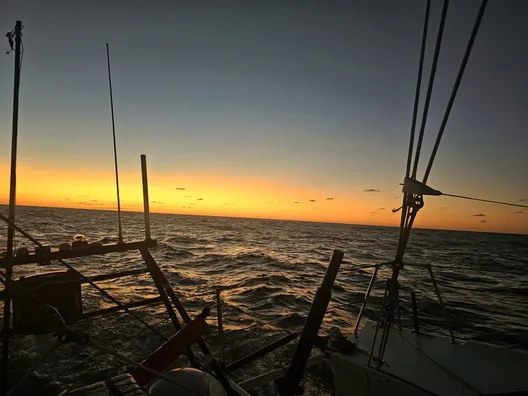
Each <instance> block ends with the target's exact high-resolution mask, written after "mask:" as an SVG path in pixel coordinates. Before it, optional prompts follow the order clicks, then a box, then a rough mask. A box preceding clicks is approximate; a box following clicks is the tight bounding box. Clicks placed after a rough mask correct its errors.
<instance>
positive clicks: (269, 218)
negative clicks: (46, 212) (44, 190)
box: [0, 203, 528, 236]
mask: <svg viewBox="0 0 528 396" xmlns="http://www.w3.org/2000/svg"><path fill="white" fill-rule="evenodd" d="M0 206H7V207H8V206H9V203H0ZM16 206H17V207H25V208H47V209H68V210H93V211H99V212H116V213H117V208H115V209H110V208H68V207H64V206H41V205H16ZM121 212H127V213H141V214H143V213H144V211H140V210H123V209H121ZM149 213H150V214H162V215H173V216H200V217H224V218H231V219H252V220H274V221H297V222H302V223H320V224H342V225H352V226H361V227H386V228H396V229H399V228H400V227H399V226H395V225H381V224H360V223H346V222H338V221H314V220H299V219H278V218H272V217H247V216H222V215H211V214H208V215H205V214H191V213H168V212H152V211H150V212H149ZM413 229H416V230H429V231H454V232H474V233H481V234H501V235H518V236H527V235H528V233H525V234H523V233H512V232H501V231H482V230H464V229H450V228H428V227H413Z"/></svg>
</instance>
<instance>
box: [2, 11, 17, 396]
mask: <svg viewBox="0 0 528 396" xmlns="http://www.w3.org/2000/svg"><path fill="white" fill-rule="evenodd" d="M21 37H22V22H20V21H16V25H15V82H14V87H13V130H12V138H11V182H10V186H9V216H8V217H9V220H10V223H11V224H10V225H9V226H8V228H7V252H6V256H7V259H8V265H7V267H6V286H5V291H6V294H5V300H4V320H3V325H2V357H1V360H0V363H1V370H0V372H1V374H0V395H2V396H4V395H6V394H7V391H8V389H9V384H8V373H7V364H8V358H9V336H10V329H9V322H10V317H11V295H10V293H9V285H10V282H11V278H12V276H13V257H14V254H13V247H14V238H15V228H14V227H13V226H12V224H13V223H14V222H15V209H16V164H17V146H18V96H19V91H20V49H21Z"/></svg>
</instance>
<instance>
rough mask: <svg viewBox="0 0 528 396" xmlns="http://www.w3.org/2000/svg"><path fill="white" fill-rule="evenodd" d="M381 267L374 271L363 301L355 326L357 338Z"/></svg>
mask: <svg viewBox="0 0 528 396" xmlns="http://www.w3.org/2000/svg"><path fill="white" fill-rule="evenodd" d="M378 270H379V266H376V269H375V270H374V273H373V274H372V276H371V277H370V282H369V285H368V288H367V291H366V292H365V298H364V299H363V303H362V304H361V309H360V310H359V314H358V316H357V319H356V325H355V326H354V337H357V331H358V327H359V323H360V322H361V318H362V317H363V311H364V310H365V307H366V306H367V299H368V298H369V296H370V292H371V290H372V285H374V280H375V279H376V275H377V273H378Z"/></svg>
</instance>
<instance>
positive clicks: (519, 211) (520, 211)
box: [513, 210, 524, 214]
mask: <svg viewBox="0 0 528 396" xmlns="http://www.w3.org/2000/svg"><path fill="white" fill-rule="evenodd" d="M513 213H515V214H517V213H524V212H523V211H522V210H518V211H517V212H513Z"/></svg>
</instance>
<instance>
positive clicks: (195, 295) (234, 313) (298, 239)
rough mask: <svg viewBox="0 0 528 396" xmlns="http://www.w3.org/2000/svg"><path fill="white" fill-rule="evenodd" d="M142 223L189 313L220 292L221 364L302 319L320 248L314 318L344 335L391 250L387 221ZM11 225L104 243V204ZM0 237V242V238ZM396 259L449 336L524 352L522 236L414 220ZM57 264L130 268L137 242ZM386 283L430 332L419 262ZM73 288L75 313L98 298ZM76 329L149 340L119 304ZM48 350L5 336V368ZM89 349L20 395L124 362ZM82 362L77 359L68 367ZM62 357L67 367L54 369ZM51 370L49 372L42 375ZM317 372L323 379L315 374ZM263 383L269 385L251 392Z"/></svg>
mask: <svg viewBox="0 0 528 396" xmlns="http://www.w3.org/2000/svg"><path fill="white" fill-rule="evenodd" d="M4 212H6V209H5V207H4ZM151 221H152V235H153V237H155V238H156V239H157V240H158V243H159V246H158V247H157V248H156V249H153V250H152V254H153V256H154V258H155V259H156V260H157V262H158V263H159V264H160V266H161V267H162V269H163V270H164V272H165V273H166V274H167V275H168V278H169V280H170V281H171V283H172V285H173V287H174V289H175V290H176V292H177V294H178V296H180V298H181V299H182V301H183V303H184V305H185V307H186V308H187V309H188V311H189V312H190V313H192V314H195V313H198V312H199V311H200V310H201V309H202V308H203V307H204V306H206V305H211V306H213V305H214V294H213V293H214V289H215V288H222V289H225V290H224V291H223V293H222V296H223V299H224V302H225V305H224V309H223V316H224V327H225V330H226V333H227V334H226V340H225V344H226V350H227V352H226V354H225V356H226V357H227V359H226V360H227V361H228V362H229V361H232V360H234V359H236V358H238V357H241V356H243V355H245V354H247V353H249V352H252V351H254V350H256V349H258V348H259V347H261V346H263V345H265V344H266V343H268V342H270V341H272V340H275V339H277V338H278V337H280V336H282V335H285V334H286V333H287V332H290V331H293V330H298V329H300V328H301V327H302V325H303V322H304V317H305V314H306V313H307V312H308V309H309V307H310V303H311V300H312V298H313V296H314V292H315V290H316V288H317V287H318V286H319V284H320V282H321V280H322V277H323V274H324V272H325V269H326V265H327V263H328V260H329V257H330V255H331V252H332V249H334V248H340V249H342V250H344V252H345V262H344V263H343V265H342V267H341V271H340V273H339V275H338V279H337V282H336V284H335V287H334V290H333V297H332V301H331V303H330V307H329V311H328V313H327V315H326V317H325V321H324V325H323V328H324V329H328V328H329V327H330V326H333V325H337V326H339V327H340V328H341V329H342V330H343V332H344V333H346V332H349V331H350V330H351V328H352V326H353V324H354V322H355V317H356V314H357V312H358V308H359V304H358V303H357V300H358V299H360V298H362V297H363V294H364V291H365V288H366V286H367V284H368V281H369V278H370V275H371V273H372V271H373V269H372V268H369V266H371V265H372V264H377V263H380V262H383V261H388V260H391V259H392V258H393V256H394V252H395V249H396V240H397V234H398V230H397V229H395V228H388V227H367V226H356V225H342V224H323V223H308V222H295V221H277V220H258V219H235V218H220V217H202V216H180V215H164V214H153V215H152V216H151ZM17 223H18V224H19V225H20V226H21V227H23V228H24V229H25V230H27V231H29V232H30V233H31V234H32V235H33V236H35V237H36V238H37V239H39V240H40V241H42V242H46V243H50V244H52V245H58V244H59V243H60V242H69V241H70V240H71V237H72V235H74V234H76V233H83V234H85V235H86V236H87V237H88V238H89V240H90V241H102V242H103V243H109V242H116V241H117V238H116V235H117V227H116V214H115V213H114V212H104V211H88V210H70V209H49V208H31V207H20V208H18V212H17ZM123 228H124V236H125V239H126V240H127V241H131V240H138V239H142V238H143V217H142V214H140V213H123ZM5 234H6V231H5V227H4V228H3V229H1V230H0V235H2V238H5ZM0 243H1V244H3V245H4V246H5V240H1V241H0ZM16 243H17V247H20V246H24V245H25V246H28V247H29V246H31V245H30V244H29V243H27V242H26V241H24V239H23V237H21V236H17V240H16ZM407 262H408V263H409V264H432V265H433V266H434V271H435V275H436V278H437V281H438V284H439V286H440V289H441V291H442V295H443V297H444V299H445V301H446V302H447V304H448V309H449V314H450V319H451V321H452V323H453V325H454V328H455V331H456V334H457V335H458V336H459V337H460V338H464V339H475V340H479V341H485V342H491V343H495V344H501V345H507V346H511V347H516V348H522V349H528V298H527V297H528V236H522V235H504V234H486V233H470V232H454V231H434V230H415V231H414V232H413V233H412V236H411V240H410V243H409V248H408V251H407ZM70 263H71V264H73V265H74V266H75V267H76V268H77V269H78V270H80V271H82V272H83V273H84V274H86V275H92V274H100V273H109V272H114V271H117V270H123V269H131V268H139V267H141V265H142V261H141V257H140V256H139V253H138V252H127V253H123V254H111V255H107V256H100V257H91V258H85V259H80V260H77V261H73V260H70ZM57 269H61V267H60V266H56V265H52V266H49V267H37V266H23V267H17V269H16V272H15V275H16V276H21V275H30V274H35V273H38V272H39V271H43V270H57ZM379 274H380V276H379V278H378V279H379V281H378V282H377V289H375V291H374V292H373V297H374V299H373V304H371V305H370V308H369V309H368V310H367V317H370V318H375V316H376V312H377V311H376V308H377V305H376V304H379V302H380V299H381V298H380V296H381V292H382V287H383V282H384V280H385V279H387V278H388V276H389V273H388V271H386V270H383V271H380V272H379ZM400 279H401V283H402V292H401V298H402V303H401V304H402V308H401V311H402V316H403V318H402V319H403V322H404V324H407V325H410V323H411V321H410V315H409V313H410V304H409V300H410V298H409V292H410V290H415V291H416V293H417V298H418V307H419V310H420V320H421V325H422V327H423V328H424V329H425V330H428V331H430V332H435V333H442V332H443V330H442V329H443V317H442V315H441V310H440V306H439V304H438V302H437V300H436V298H435V295H434V292H433V290H432V284H431V281H430V278H429V276H428V273H427V272H426V270H425V269H423V268H419V267H411V266H409V267H407V268H406V269H405V270H404V272H403V273H402V274H401V277H400ZM100 286H102V287H104V288H105V289H106V290H107V291H109V292H110V293H111V294H112V295H113V296H115V297H117V298H119V299H120V300H121V301H122V302H129V301H133V300H137V299H140V298H142V297H150V296H152V297H153V296H156V292H155V289H154V287H153V286H152V282H150V280H149V278H148V275H140V276H136V277H127V278H122V279H120V280H112V281H106V282H100ZM83 298H84V308H85V311H89V310H93V309H98V308H106V307H109V306H111V305H112V303H110V302H107V301H106V300H104V299H103V298H99V295H98V293H97V291H95V290H94V289H92V288H91V287H90V286H89V285H85V286H83ZM136 311H137V312H138V313H139V314H140V315H141V316H142V317H143V318H145V319H147V320H148V321H149V322H150V323H152V324H155V325H156V326H157V328H159V329H160V330H161V331H162V332H163V333H164V334H166V335H168V336H170V335H171V334H172V333H173V331H172V328H171V325H170V323H169V322H168V321H166V320H165V321H164V319H165V318H166V315H165V313H164V310H163V308H162V306H159V307H152V308H139V309H136ZM213 314H214V310H213ZM212 316H213V317H211V318H210V320H209V322H210V323H211V328H210V331H209V336H208V341H209V343H210V344H211V346H212V349H213V350H214V351H217V348H216V347H215V346H214V345H215V344H216V343H217V341H218V336H217V331H216V327H215V325H216V322H215V319H214V315H212ZM79 326H82V328H83V329H84V330H85V331H88V332H89V333H90V334H91V335H92V336H93V337H94V338H96V339H97V340H99V341H101V342H104V343H106V345H108V346H110V347H112V348H113V349H115V350H118V351H120V352H122V353H124V354H125V355H126V356H128V357H130V358H133V359H135V360H136V361H139V360H140V359H141V358H143V357H145V356H146V355H148V353H149V352H150V351H151V350H153V349H154V348H155V347H157V346H158V345H159V344H160V342H161V341H160V340H159V338H158V337H157V336H156V335H153V334H150V333H149V332H148V331H146V330H144V329H143V328H142V327H141V325H140V324H138V323H137V322H135V321H133V320H131V319H130V318H129V316H128V315H126V314H123V313H119V314H114V315H111V316H107V317H105V318H101V319H97V320H95V321H93V322H90V323H83V324H82V325H79ZM52 346H53V340H52V339H51V337H49V336H38V337H36V336H31V337H26V338H25V339H23V340H22V339H19V340H16V341H15V342H14V343H13V346H12V352H13V354H12V356H13V357H12V359H11V361H12V367H14V369H15V370H19V371H22V368H23V367H27V366H28V365H30V364H34V363H37V362H38V359H39V358H38V356H40V355H41V354H42V353H43V352H45V351H47V350H48V349H49V348H50V347H52ZM291 352H292V347H291V346H289V347H287V348H283V349H282V350H280V351H277V352H275V353H273V354H271V355H270V356H268V357H267V358H266V359H264V360H262V361H260V362H257V363H254V364H252V365H251V366H249V367H248V368H246V369H243V370H241V372H240V373H239V372H236V373H235V379H236V378H242V377H247V376H249V375H253V374H257V373H263V372H264V371H266V370H267V369H272V368H275V367H277V366H278V365H281V364H283V365H287V364H288V357H289V356H290V355H291ZM92 356H96V353H95V351H93V350H91V349H89V348H87V347H78V346H70V345H67V346H62V347H61V348H60V349H58V350H57V351H55V352H53V353H52V354H51V355H50V357H49V359H48V360H47V361H46V363H44V364H43V365H41V366H40V367H39V368H38V369H37V371H36V373H35V374H34V375H33V376H32V377H31V378H30V380H29V381H28V384H27V385H26V386H24V387H21V388H20V394H35V393H34V392H35V389H37V388H38V389H40V390H39V394H46V392H47V391H45V390H44V389H49V390H51V391H57V390H58V389H61V388H63V387H64V386H66V385H68V384H70V386H78V385H81V384H85V383H86V382H90V381H93V380H96V379H101V378H104V377H105V376H106V375H112V374H116V373H119V372H120V371H122V370H123V367H124V365H122V364H120V363H119V362H118V361H117V360H116V359H115V358H112V357H103V358H94V357H92ZM83 359H85V360H84V363H79V362H82V361H83ZM76 365H77V366H76ZM72 367H73V370H71V372H67V373H64V371H65V370H67V369H68V368H72ZM63 373H64V374H63ZM60 374H62V376H61V377H60V378H59V379H56V380H53V378H54V377H56V376H57V375H60ZM14 376H15V377H16V376H17V374H15V375H14ZM319 376H322V377H323V379H322V380H320V379H318V377H319ZM325 376H327V373H326V372H325V371H324V369H318V370H312V372H311V374H310V376H309V377H310V378H309V379H308V383H307V388H308V394H310V393H311V394H321V393H324V392H326V391H328V390H327V387H326V382H327V379H325ZM270 392H271V391H270V389H269V388H268V389H263V390H261V393H270ZM50 394H53V393H50Z"/></svg>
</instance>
